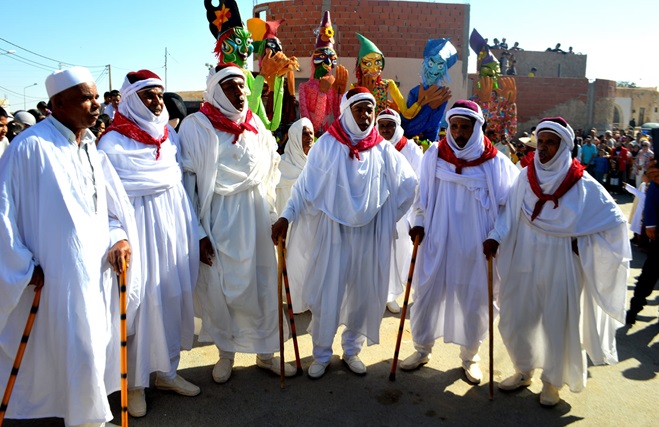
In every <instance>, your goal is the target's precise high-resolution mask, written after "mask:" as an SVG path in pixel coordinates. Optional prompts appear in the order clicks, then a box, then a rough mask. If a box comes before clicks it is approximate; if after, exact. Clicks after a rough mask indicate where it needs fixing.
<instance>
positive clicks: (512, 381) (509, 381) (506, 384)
mask: <svg viewBox="0 0 659 427" xmlns="http://www.w3.org/2000/svg"><path fill="white" fill-rule="evenodd" d="M532 382H533V371H531V372H526V373H525V372H515V375H513V376H511V377H508V378H506V379H505V380H503V381H501V382H500V383H499V385H498V387H499V389H500V390H505V391H512V390H517V389H518V388H522V387H528V386H530V385H531V383H532Z"/></svg>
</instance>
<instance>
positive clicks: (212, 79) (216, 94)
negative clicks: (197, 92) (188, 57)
mask: <svg viewBox="0 0 659 427" xmlns="http://www.w3.org/2000/svg"><path fill="white" fill-rule="evenodd" d="M248 72H249V71H248ZM231 77H239V78H241V79H243V80H245V73H244V72H243V71H242V69H241V68H238V67H236V66H228V67H224V68H222V69H220V70H219V71H215V69H214V68H211V70H210V72H209V73H208V77H207V78H206V91H205V92H204V100H205V101H206V102H208V103H210V104H211V105H212V106H213V107H215V108H217V109H218V110H220V112H221V113H222V114H224V115H225V116H227V117H228V118H229V119H230V120H232V121H234V122H236V123H243V122H244V121H245V116H247V110H248V108H249V107H248V105H247V100H245V107H244V108H243V110H242V111H238V110H237V109H236V107H234V106H233V104H231V101H229V98H227V96H226V94H225V93H224V91H223V90H222V87H221V86H220V83H221V82H223V81H224V80H226V79H228V78H231ZM249 94H250V91H249V87H247V84H245V96H247V95H249Z"/></svg>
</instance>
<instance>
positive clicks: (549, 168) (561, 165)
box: [533, 120, 574, 194]
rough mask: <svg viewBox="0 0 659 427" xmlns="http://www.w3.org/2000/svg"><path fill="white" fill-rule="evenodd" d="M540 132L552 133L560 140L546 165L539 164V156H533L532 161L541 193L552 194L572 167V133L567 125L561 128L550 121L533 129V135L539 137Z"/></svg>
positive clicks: (558, 124)
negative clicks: (556, 149)
mask: <svg viewBox="0 0 659 427" xmlns="http://www.w3.org/2000/svg"><path fill="white" fill-rule="evenodd" d="M540 132H552V133H554V134H556V135H558V136H559V137H560V138H561V145H560V146H559V147H558V151H556V155H554V157H553V158H552V159H551V160H550V161H548V162H547V163H544V164H543V163H541V162H540V156H539V155H538V153H536V154H535V158H534V160H533V162H534V164H535V171H536V175H537V177H538V182H539V184H540V188H542V192H543V193H545V194H552V193H554V191H556V189H558V187H559V186H560V185H561V182H563V180H564V179H565V176H566V175H567V172H568V170H569V169H570V166H571V165H572V148H573V147H574V131H573V130H572V128H571V127H570V125H567V127H565V126H562V125H561V124H560V123H556V122H554V121H551V120H545V121H542V122H540V124H538V126H537V127H536V128H535V134H536V135H537V137H538V138H539V137H540Z"/></svg>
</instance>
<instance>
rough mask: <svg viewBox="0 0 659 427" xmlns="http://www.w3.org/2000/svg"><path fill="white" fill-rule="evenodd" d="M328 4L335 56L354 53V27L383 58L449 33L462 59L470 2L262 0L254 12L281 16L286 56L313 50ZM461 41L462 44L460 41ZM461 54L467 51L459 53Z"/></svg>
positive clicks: (413, 53)
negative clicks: (264, 11)
mask: <svg viewBox="0 0 659 427" xmlns="http://www.w3.org/2000/svg"><path fill="white" fill-rule="evenodd" d="M325 9H329V11H330V13H331V17H332V24H333V26H334V30H335V31H336V34H335V36H334V38H335V40H336V44H335V49H336V51H337V54H338V55H339V57H341V56H352V57H356V56H357V53H358V51H359V42H358V41H357V37H356V36H355V32H358V33H361V34H363V35H364V36H365V37H366V38H368V39H370V40H371V41H373V43H375V44H376V45H377V46H378V47H379V48H380V50H381V51H382V53H383V54H384V56H385V58H386V57H399V58H422V57H423V49H424V48H425V46H426V42H427V41H428V39H435V38H440V37H450V38H451V43H453V45H454V46H455V47H456V49H457V50H458V55H459V58H460V59H463V60H464V56H463V50H464V49H467V48H468V46H467V42H468V35H467V31H468V27H469V16H468V15H469V5H464V4H445V3H443V4H440V3H423V2H401V1H371V0H361V1H357V0H341V1H337V0H335V1H333V2H332V1H328V0H324V1H323V0H288V1H281V2H264V3H261V4H258V5H256V6H255V7H254V15H255V16H257V15H258V12H259V11H261V10H266V18H265V19H266V20H268V21H269V20H275V19H282V18H284V19H286V22H284V23H283V24H282V25H281V26H280V27H279V30H278V32H277V36H278V37H279V39H280V40H281V42H282V45H283V46H284V51H285V52H286V54H287V55H289V56H298V57H308V56H311V53H312V52H313V49H314V45H315V41H316V37H315V36H314V34H313V31H314V29H315V28H317V27H318V25H319V24H320V20H321V18H322V14H323V13H322V12H323V10H325ZM463 44H464V46H463ZM464 53H466V52H464Z"/></svg>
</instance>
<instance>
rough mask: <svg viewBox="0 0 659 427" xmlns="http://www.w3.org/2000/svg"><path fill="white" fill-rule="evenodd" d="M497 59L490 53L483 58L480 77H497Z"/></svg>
mask: <svg viewBox="0 0 659 427" xmlns="http://www.w3.org/2000/svg"><path fill="white" fill-rule="evenodd" d="M499 74H500V73H499V61H497V60H496V59H494V57H493V56H492V55H488V56H486V57H485V58H483V62H482V63H481V69H480V71H479V75H480V76H481V77H495V78H496V77H497V76H498V75H499Z"/></svg>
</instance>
